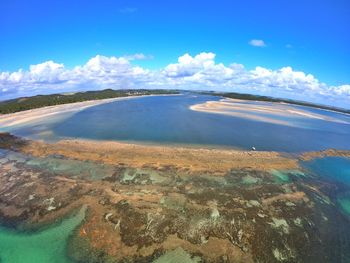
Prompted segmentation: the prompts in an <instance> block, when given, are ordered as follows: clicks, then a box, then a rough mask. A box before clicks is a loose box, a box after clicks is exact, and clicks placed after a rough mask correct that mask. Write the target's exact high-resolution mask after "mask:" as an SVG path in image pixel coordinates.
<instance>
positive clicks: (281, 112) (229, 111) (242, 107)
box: [189, 98, 350, 127]
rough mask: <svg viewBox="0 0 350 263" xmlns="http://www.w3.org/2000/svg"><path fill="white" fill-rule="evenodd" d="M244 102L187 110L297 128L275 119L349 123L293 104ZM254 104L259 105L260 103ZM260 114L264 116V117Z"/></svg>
mask: <svg viewBox="0 0 350 263" xmlns="http://www.w3.org/2000/svg"><path fill="white" fill-rule="evenodd" d="M245 102H247V100H238V99H232V98H223V99H221V100H219V101H206V102H204V103H200V104H195V105H191V106H190V107H189V109H190V110H193V111H199V112H206V113H213V114H221V115H227V116H233V117H238V118H245V119H251V120H254V121H260V122H267V123H272V124H279V125H285V126H291V127H299V125H297V124H294V123H293V122H292V121H291V120H288V119H286V120H281V119H278V118H276V117H284V118H294V119H295V120H298V119H301V120H302V119H316V120H322V121H329V122H335V123H341V124H350V122H347V121H344V120H341V119H337V118H335V117H329V116H324V115H321V114H318V113H313V112H308V111H306V110H303V109H298V108H295V107H294V106H295V105H293V104H287V103H278V104H275V105H272V106H271V105H270V104H271V103H264V102H262V103H263V104H249V103H248V104H246V103H245ZM248 102H249V101H248ZM253 102H255V101H253ZM256 102H260V103H261V101H256ZM261 114H265V115H266V116H264V115H261Z"/></svg>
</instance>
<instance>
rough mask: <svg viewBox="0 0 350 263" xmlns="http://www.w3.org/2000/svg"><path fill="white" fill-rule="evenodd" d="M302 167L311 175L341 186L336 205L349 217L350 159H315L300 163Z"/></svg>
mask: <svg viewBox="0 0 350 263" xmlns="http://www.w3.org/2000/svg"><path fill="white" fill-rule="evenodd" d="M302 165H303V166H304V167H305V168H306V169H307V170H309V171H311V172H312V173H313V174H315V175H318V176H321V177H322V178H324V179H326V180H330V181H335V182H337V183H338V184H341V185H342V186H343V188H344V189H345V190H342V192H340V193H337V203H338V205H339V207H340V208H341V210H342V211H343V212H344V213H346V214H347V215H349V216H350V158H342V157H325V158H317V159H314V160H311V161H307V162H302ZM344 191H345V192H344Z"/></svg>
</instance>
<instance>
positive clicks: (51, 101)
mask: <svg viewBox="0 0 350 263" xmlns="http://www.w3.org/2000/svg"><path fill="white" fill-rule="evenodd" d="M178 93H179V92H178V91H175V90H144V89H138V90H112V89H105V90H100V91H86V92H77V93H67V94H51V95H37V96H33V97H24V98H18V99H13V100H8V101H3V102H0V114H6V113H13V112H18V111H24V110H30V109H35V108H41V107H45V106H53V105H59V104H67V103H73V102H81V101H88V100H101V99H109V98H118V97H127V96H141V95H158V94H178Z"/></svg>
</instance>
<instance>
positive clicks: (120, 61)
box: [0, 52, 350, 108]
mask: <svg viewBox="0 0 350 263" xmlns="http://www.w3.org/2000/svg"><path fill="white" fill-rule="evenodd" d="M148 58H150V57H149V56H145V55H143V54H135V55H132V56H125V57H105V56H101V55H97V56H95V57H93V58H91V59H90V60H89V61H87V63H86V64H84V65H80V66H76V67H74V68H71V69H68V68H66V67H65V66H64V65H63V64H60V63H56V62H54V61H46V62H43V63H41V64H37V65H31V66H30V67H29V69H28V70H23V69H20V70H18V71H16V72H1V73H0V100H5V99H10V98H15V97H20V96H29V95H35V94H49V93H55V92H71V91H82V90H95V89H105V88H112V89H121V88H125V89H133V88H149V89H158V88H169V89H171V88H174V89H189V90H217V91H228V92H229V91H232V92H242V93H252V94H259V95H268V96H274V97H283V98H290V99H299V100H305V101H311V102H316V103H323V104H327V105H332V106H337V107H346V108H350V85H342V86H329V85H327V84H325V83H322V82H320V81H319V80H317V79H316V78H315V77H314V76H313V75H311V74H305V73H304V72H300V71H294V70H293V69H292V68H291V67H283V68H281V69H278V70H271V69H267V68H264V67H256V68H255V69H253V70H247V69H246V68H245V67H244V66H243V65H242V64H236V63H233V64H230V65H224V64H223V63H217V62H216V61H215V54H214V53H211V52H208V53H206V52H203V53H200V54H197V55H195V56H191V55H189V54H185V55H183V56H181V57H179V58H178V61H177V62H176V63H172V64H169V65H167V66H166V67H164V68H162V69H159V70H150V69H147V68H143V67H140V66H137V65H134V64H133V63H135V62H136V61H137V60H140V59H148Z"/></svg>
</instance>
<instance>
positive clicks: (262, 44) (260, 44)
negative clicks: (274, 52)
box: [249, 39, 266, 47]
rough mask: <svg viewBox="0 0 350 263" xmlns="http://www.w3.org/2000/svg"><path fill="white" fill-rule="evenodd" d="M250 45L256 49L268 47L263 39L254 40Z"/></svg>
mask: <svg viewBox="0 0 350 263" xmlns="http://www.w3.org/2000/svg"><path fill="white" fill-rule="evenodd" d="M249 45H251V46H254V47H266V44H265V42H264V40H261V39H252V40H250V41H249Z"/></svg>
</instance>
